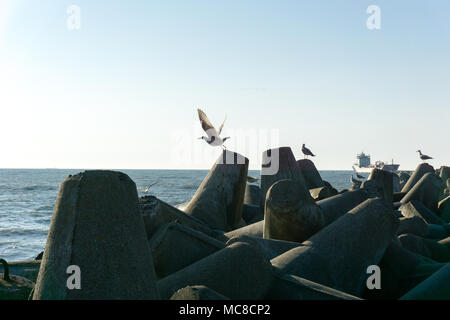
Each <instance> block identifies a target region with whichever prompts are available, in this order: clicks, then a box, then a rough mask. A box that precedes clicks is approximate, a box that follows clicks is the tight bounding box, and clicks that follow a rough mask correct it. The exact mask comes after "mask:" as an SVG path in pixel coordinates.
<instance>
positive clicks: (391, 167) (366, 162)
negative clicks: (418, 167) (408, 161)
mask: <svg viewBox="0 0 450 320" xmlns="http://www.w3.org/2000/svg"><path fill="white" fill-rule="evenodd" d="M356 158H357V159H358V162H357V163H355V164H354V165H353V170H355V171H356V172H371V171H372V169H381V170H385V171H391V172H395V171H397V170H398V168H399V167H400V165H399V164H394V160H392V163H391V164H388V163H386V162H383V161H376V162H375V163H374V164H372V163H370V155H369V154H365V153H364V152H361V153H360V154H358V155H357V156H356Z"/></svg>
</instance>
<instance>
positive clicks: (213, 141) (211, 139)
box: [197, 109, 230, 149]
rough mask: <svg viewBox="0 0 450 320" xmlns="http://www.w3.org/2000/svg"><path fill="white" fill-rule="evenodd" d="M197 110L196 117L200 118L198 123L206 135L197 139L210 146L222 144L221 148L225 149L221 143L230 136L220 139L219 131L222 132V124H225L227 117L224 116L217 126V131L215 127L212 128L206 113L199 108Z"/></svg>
mask: <svg viewBox="0 0 450 320" xmlns="http://www.w3.org/2000/svg"><path fill="white" fill-rule="evenodd" d="M197 111H198V118H199V119H200V123H201V124H202V128H203V130H205V132H206V134H207V135H208V136H207V137H205V136H203V137H200V138H199V139H203V140H205V141H206V142H207V143H208V144H209V145H210V146H222V148H224V149H226V147H225V146H224V145H223V143H224V142H225V141H226V140H227V139H229V138H230V137H225V138H223V139H222V138H221V137H220V133H221V132H222V129H223V125H224V124H225V120H227V117H226V116H225V120H223V123H222V125H221V126H220V127H219V131H217V130H216V128H214V126H213V125H212V124H211V122H210V121H209V119H208V117H207V116H206V114H205V113H204V112H203V111H202V110H200V109H197Z"/></svg>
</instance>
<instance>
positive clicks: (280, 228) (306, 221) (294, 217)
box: [264, 180, 325, 242]
mask: <svg viewBox="0 0 450 320" xmlns="http://www.w3.org/2000/svg"><path fill="white" fill-rule="evenodd" d="M299 190H302V188H301V186H299V183H298V181H292V180H280V181H278V182H276V183H274V184H273V185H272V186H271V187H270V189H269V191H268V192H267V195H266V205H265V211H264V238H266V239H278V240H286V241H296V242H302V241H304V240H306V239H308V238H309V237H310V236H312V235H313V234H314V233H316V232H317V231H319V230H320V229H321V228H322V227H323V226H324V224H325V219H324V217H323V214H322V212H321V211H320V207H319V206H318V205H316V204H315V202H314V200H313V199H312V198H311V196H310V194H309V192H305V193H302V192H299Z"/></svg>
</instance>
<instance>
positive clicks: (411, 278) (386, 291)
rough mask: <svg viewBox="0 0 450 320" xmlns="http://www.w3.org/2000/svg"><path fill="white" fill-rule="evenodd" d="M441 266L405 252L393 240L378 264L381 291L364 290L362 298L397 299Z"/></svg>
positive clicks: (407, 251)
mask: <svg viewBox="0 0 450 320" xmlns="http://www.w3.org/2000/svg"><path fill="white" fill-rule="evenodd" d="M442 265H443V264H442V263H437V262H435V261H434V260H432V259H429V258H426V257H423V256H421V255H418V254H415V253H413V252H411V251H409V250H406V249H405V248H403V247H402V246H401V244H400V242H399V241H398V239H395V241H392V242H391V244H390V245H389V246H388V248H387V249H386V251H385V253H384V255H383V258H382V259H381V261H380V262H379V263H378V266H379V267H380V270H381V289H377V290H368V289H366V290H365V291H364V293H363V295H362V297H363V298H364V299H383V300H387V299H390V300H392V299H398V298H399V297H401V296H402V295H404V294H405V293H406V292H408V291H409V290H411V289H412V288H414V287H415V286H416V285H417V284H419V283H420V282H421V281H423V280H425V279H426V278H427V277H429V276H430V275H431V274H433V272H435V271H436V270H439V268H441V267H442Z"/></svg>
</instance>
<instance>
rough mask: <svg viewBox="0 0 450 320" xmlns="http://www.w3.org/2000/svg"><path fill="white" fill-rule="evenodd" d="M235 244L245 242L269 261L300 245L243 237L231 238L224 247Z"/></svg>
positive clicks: (290, 242)
mask: <svg viewBox="0 0 450 320" xmlns="http://www.w3.org/2000/svg"><path fill="white" fill-rule="evenodd" d="M235 242H245V243H248V244H250V245H252V246H255V247H257V248H259V249H260V250H262V252H263V253H264V255H265V256H266V257H267V258H268V259H269V260H270V259H273V258H275V257H278V256H279V255H281V254H283V253H285V252H286V251H289V250H291V249H293V248H296V247H300V246H301V245H302V244H301V243H298V242H292V241H283V240H274V239H263V238H257V237H252V236H245V235H244V236H239V237H234V238H231V239H230V240H228V241H227V243H226V245H227V246H229V245H231V244H233V243H235Z"/></svg>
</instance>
